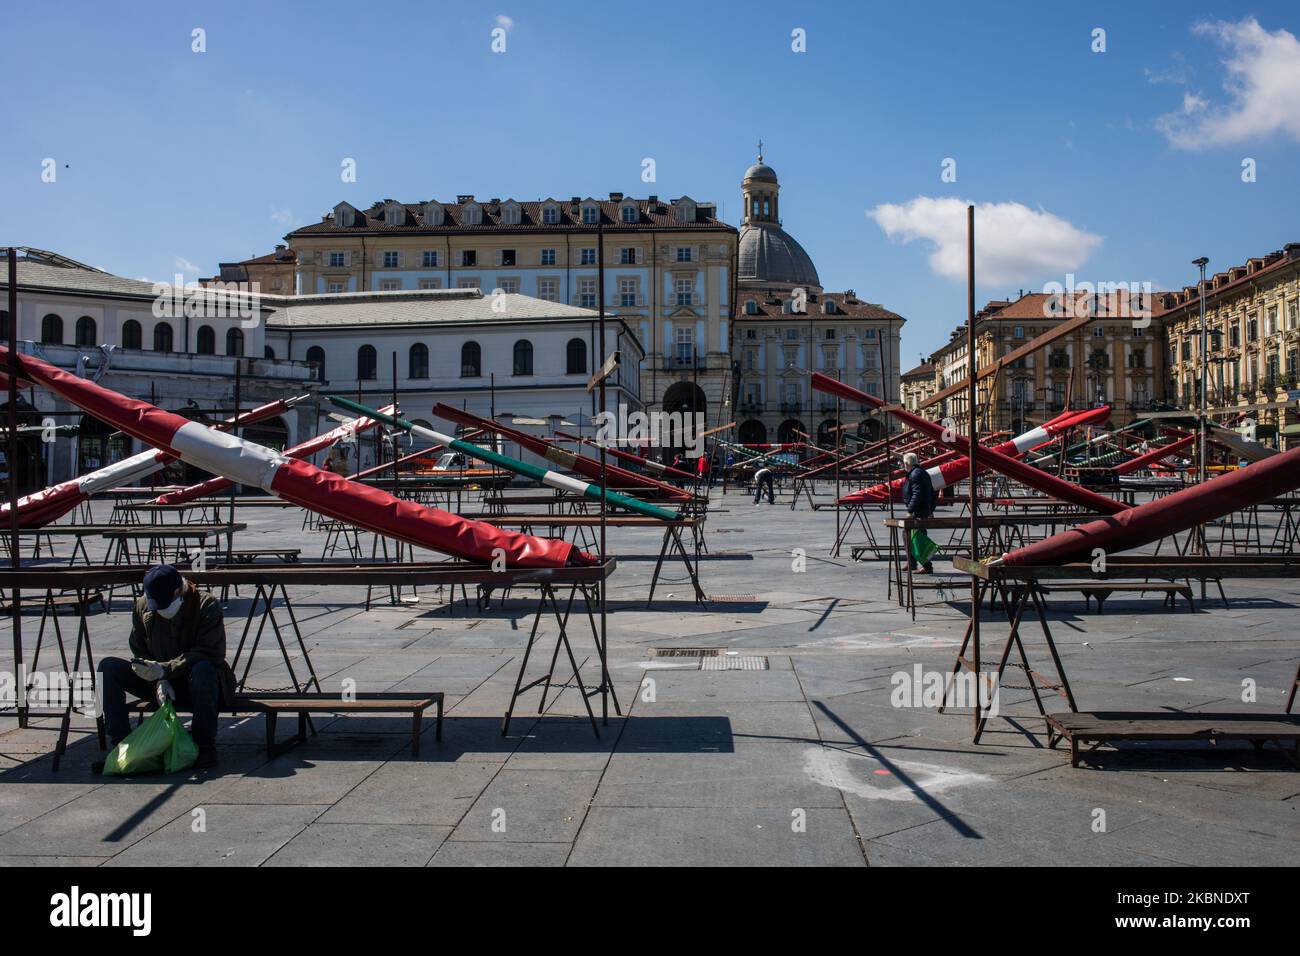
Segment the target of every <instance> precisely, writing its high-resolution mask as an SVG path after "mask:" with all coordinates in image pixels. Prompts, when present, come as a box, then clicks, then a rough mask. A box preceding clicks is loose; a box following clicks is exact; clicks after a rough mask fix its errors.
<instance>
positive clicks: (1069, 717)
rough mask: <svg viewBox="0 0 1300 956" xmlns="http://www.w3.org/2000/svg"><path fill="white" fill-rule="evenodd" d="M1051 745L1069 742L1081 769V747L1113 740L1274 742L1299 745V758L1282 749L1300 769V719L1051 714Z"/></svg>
mask: <svg viewBox="0 0 1300 956" xmlns="http://www.w3.org/2000/svg"><path fill="white" fill-rule="evenodd" d="M1044 719H1045V720H1046V721H1047V745H1048V746H1049V747H1051V748H1053V749H1055V748H1056V745H1057V744H1058V743H1060V742H1061V741H1062V740H1068V741H1070V766H1071V767H1077V766H1079V744H1080V742H1084V743H1092V744H1093V747H1092V748H1091V749H1092V750H1096V749H1097V747H1098V746H1100V745H1101V744H1103V743H1106V742H1109V741H1114V740H1150V741H1161V740H1209V741H1219V740H1249V741H1250V742H1251V743H1252V744H1254V745H1255V749H1256V750H1260V749H1262V748H1263V746H1264V744H1265V743H1267V742H1268V741H1270V740H1271V741H1273V742H1274V743H1276V744H1278V746H1279V748H1281V745H1282V742H1283V741H1293V742H1295V753H1294V754H1291V753H1288V752H1287V751H1286V750H1282V755H1283V756H1284V757H1286V759H1287V760H1289V761H1290V762H1291V763H1292V764H1293V765H1294V766H1296V767H1297V768H1300V714H1244V713H1241V714H1178V713H1167V712H1164V711H1159V712H1155V713H1147V712H1142V711H1098V712H1093V713H1056V714H1046V715H1044Z"/></svg>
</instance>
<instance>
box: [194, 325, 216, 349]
mask: <svg viewBox="0 0 1300 956" xmlns="http://www.w3.org/2000/svg"><path fill="white" fill-rule="evenodd" d="M197 347H198V352H199V354H200V355H216V354H217V333H216V332H214V331H212V326H210V325H200V326H199V334H198V342H197Z"/></svg>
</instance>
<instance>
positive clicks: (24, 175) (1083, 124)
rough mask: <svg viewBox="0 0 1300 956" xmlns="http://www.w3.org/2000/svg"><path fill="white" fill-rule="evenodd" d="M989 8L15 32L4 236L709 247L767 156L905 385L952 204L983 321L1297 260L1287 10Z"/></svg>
mask: <svg viewBox="0 0 1300 956" xmlns="http://www.w3.org/2000/svg"><path fill="white" fill-rule="evenodd" d="M986 6H987V9H986V10H984V11H977V10H975V9H973V7H974V5H972V4H969V3H946V2H928V3H924V4H919V3H918V4H905V5H904V4H899V3H890V4H876V3H871V4H867V3H857V2H855V3H775V2H763V0H750V2H745V3H732V2H721V0H719V2H713V3H699V2H694V3H677V2H656V3H653V4H648V3H622V2H610V3H607V4H599V5H597V4H593V3H589V2H588V3H576V2H575V3H568V2H557V0H547V2H544V3H543V2H523V0H502V2H500V3H497V2H493V3H478V2H459V3H397V2H390V3H386V4H357V3H348V4H336V3H332V2H328V0H320V2H316V3H311V4H290V3H277V4H266V3H258V4H244V3H221V4H216V3H201V4H200V3H175V2H172V3H165V4H163V3H159V4H145V3H141V4H133V5H130V6H119V5H116V4H104V3H100V2H95V3H77V4H72V3H58V2H49V3H41V4H31V3H29V4H22V5H14V6H12V7H11V8H10V9H9V10H8V12H7V14H6V21H7V22H6V25H5V28H4V30H5V34H6V36H5V43H4V48H5V59H6V66H7V67H8V72H9V74H10V75H11V76H17V77H20V78H21V82H20V83H19V84H18V90H17V91H16V92H15V93H14V94H13V96H12V99H11V101H10V104H9V109H8V110H7V111H6V112H7V122H6V124H5V126H6V133H5V136H4V137H3V138H2V139H0V188H2V189H3V201H4V209H5V210H6V213H7V215H6V223H5V227H6V228H5V229H4V230H3V233H4V234H3V235H0V241H4V242H16V243H18V244H22V245H32V246H38V247H42V248H48V249H54V250H58V251H60V252H63V253H64V254H66V255H69V256H71V257H73V258H76V259H80V260H82V261H85V262H89V263H91V264H94V265H98V266H101V267H103V268H106V269H108V270H110V271H112V272H116V273H120V274H123V275H128V276H147V277H150V278H153V279H169V278H170V277H171V276H172V275H173V274H174V273H175V272H176V271H177V270H178V267H179V268H181V269H183V270H184V271H185V272H186V277H187V279H192V278H194V277H195V276H196V275H198V274H203V275H210V274H212V273H214V272H215V271H216V265H217V263H218V262H219V261H221V260H231V259H237V258H243V257H246V256H248V255H252V254H255V253H262V252H266V251H269V250H270V249H271V247H272V245H273V244H274V243H275V242H277V241H278V240H279V239H280V237H281V236H282V235H283V234H284V233H285V232H287V231H289V230H290V229H291V228H293V227H294V226H295V225H300V224H305V223H307V222H311V221H315V220H316V219H318V218H319V216H320V214H321V213H322V212H323V211H324V210H326V209H327V208H329V207H330V206H332V205H333V204H334V203H335V202H337V201H339V200H340V199H348V200H350V201H352V202H353V203H355V204H357V205H363V204H368V203H370V202H372V201H373V200H376V199H380V198H384V197H393V198H397V199H401V200H405V201H417V200H422V199H427V198H434V197H436V198H440V199H447V200H450V199H454V197H455V195H456V194H457V193H474V194H476V195H478V196H481V197H490V196H500V197H503V198H504V197H506V196H513V197H515V198H518V199H536V198H540V197H543V196H548V195H553V196H558V197H567V196H570V195H577V194H582V195H601V194H603V193H606V192H609V191H610V190H621V191H624V192H627V193H629V194H632V195H637V196H644V195H647V194H649V193H655V194H658V195H660V196H664V197H675V196H678V195H681V194H683V193H686V194H689V195H691V196H693V197H694V198H696V199H697V200H705V201H709V200H712V201H716V202H718V203H719V206H720V208H721V211H722V215H723V217H724V218H726V219H728V220H729V221H731V222H733V223H736V222H738V220H739V216H740V202H739V192H740V190H739V182H740V177H741V175H742V173H743V171H744V169H745V167H746V166H747V165H748V164H749V163H750V162H752V160H753V155H754V151H755V147H754V144H755V142H756V141H757V140H758V139H759V137H762V139H763V140H764V142H765V144H766V146H765V153H766V158H767V161H768V162H769V163H770V164H771V165H772V166H773V167H774V168H775V169H776V170H777V173H778V174H779V176H780V178H781V184H782V215H783V218H784V224H785V227H786V229H787V230H788V231H789V232H790V233H791V234H792V235H794V236H795V237H796V238H797V239H798V240H799V241H800V242H801V243H802V244H803V245H804V246H805V248H807V250H808V252H809V253H810V254H811V255H812V257H813V260H814V262H815V263H816V264H817V267H818V271H819V272H820V274H821V279H822V282H823V284H824V285H825V286H826V287H827V288H828V289H843V288H852V289H855V290H856V291H857V292H858V294H859V295H860V296H863V297H864V298H867V299H868V300H870V301H874V302H880V303H882V304H884V305H885V306H887V307H889V308H891V309H893V310H894V311H896V312H899V313H901V314H902V315H904V316H906V317H907V318H908V320H909V323H908V326H907V329H906V331H905V334H904V339H903V364H904V367H910V365H912V364H914V360H915V359H916V357H917V355H918V353H920V352H922V351H926V352H928V351H930V350H931V349H933V348H935V347H936V346H938V345H939V344H941V343H942V342H943V341H944V340H945V339H946V337H947V332H948V330H949V329H951V328H952V327H953V326H954V325H956V324H957V323H959V322H960V321H962V319H963V318H964V315H965V308H966V302H965V282H964V279H963V278H962V277H961V276H960V275H959V274H956V272H955V271H954V268H953V265H952V263H953V262H954V261H955V260H954V255H955V253H956V252H958V251H959V248H960V234H959V233H956V232H954V222H955V220H954V218H953V213H954V210H957V209H958V208H959V207H958V204H957V203H954V202H952V200H969V201H974V202H976V203H978V204H980V219H979V222H978V223H977V235H978V236H979V237H980V238H981V243H980V249H981V260H980V269H979V278H980V280H981V281H980V285H979V289H978V297H979V299H980V301H981V303H982V302H983V301H984V300H985V299H988V298H995V297H1000V296H1003V295H1006V294H1008V293H1010V294H1012V295H1014V294H1015V293H1016V291H1017V290H1018V289H1021V288H1024V289H1041V288H1042V286H1043V284H1044V283H1046V282H1050V281H1057V282H1063V281H1064V279H1065V274H1066V273H1067V272H1073V273H1074V274H1075V275H1076V276H1077V277H1078V278H1079V279H1081V280H1084V279H1086V280H1089V281H1112V282H1114V281H1132V282H1141V281H1151V282H1153V283H1155V285H1156V287H1158V288H1168V287H1175V286H1181V285H1182V284H1184V283H1187V282H1190V281H1192V279H1193V278H1194V267H1192V266H1191V265H1190V264H1189V261H1190V260H1191V259H1193V258H1195V257H1196V256H1198V255H1206V256H1209V257H1210V260H1211V269H1219V268H1226V267H1227V266H1229V265H1232V264H1236V263H1239V262H1241V261H1243V260H1244V259H1246V258H1247V257H1249V256H1252V255H1259V254H1262V253H1264V252H1267V251H1271V250H1273V249H1277V248H1280V247H1281V246H1282V245H1283V244H1284V243H1285V242H1288V241H1300V217H1297V212H1300V189H1297V188H1296V187H1297V182H1298V181H1300V179H1298V177H1297V154H1298V153H1300V96H1298V95H1297V91H1298V90H1300V44H1298V43H1297V41H1296V35H1297V34H1300V8H1297V5H1296V4H1295V3H1294V2H1290V3H1280V2H1277V3H1274V2H1266V3H1256V4H1251V5H1239V4H1230V3H1219V4H1205V3H1199V2H1187V0H1182V2H1171V3H1163V2H1162V3H1157V2H1144V3H1138V4H1135V3H1132V2H1129V3H1090V4H1086V5H1084V4H1063V3H1062V4H1057V3H1051V4H1045V3H996V4H988V5H986ZM128 9H129V10H130V11H131V13H130V14H128V15H124V14H122V13H121V12H119V11H122V10H128ZM498 18H505V19H500V20H499V19H498ZM1198 24H1200V25H1201V26H1199V27H1198V26H1197V25H1198ZM498 25H502V26H503V27H504V28H505V29H506V34H505V36H506V51H505V52H504V53H493V52H492V50H491V48H490V47H491V42H492V37H491V31H492V30H493V28H494V27H497V26H498ZM196 27H201V28H203V29H204V30H205V31H206V43H207V52H205V53H201V54H199V53H194V52H192V51H191V31H192V30H193V29H194V28H196ZM796 28H798V29H802V30H804V31H806V52H802V53H796V52H794V51H793V50H792V48H791V47H792V37H791V32H792V31H793V30H795V29H796ZM1095 28H1102V29H1104V30H1105V31H1106V33H1105V52H1101V53H1095V52H1093V51H1092V46H1093V45H1094V40H1093V30H1094V29H1095ZM47 157H48V158H53V159H55V160H56V162H57V181H56V182H54V183H44V182H42V181H41V171H42V168H41V163H42V161H43V160H44V159H45V158H47ZM344 157H353V158H355V159H356V160H357V165H358V181H357V183H355V184H344V183H342V182H341V181H340V178H339V163H340V161H341V159H342V158H344ZM645 157H652V158H654V160H655V164H656V174H657V181H656V182H655V183H653V184H648V183H643V182H642V181H641V169H642V167H641V161H642V159H643V158H645ZM946 158H952V159H955V160H956V173H957V181H956V182H943V181H941V176H940V174H941V171H942V167H941V164H942V163H943V161H944V159H946ZM1246 158H1250V159H1253V160H1254V161H1255V170H1256V181H1254V182H1250V183H1246V182H1243V181H1242V166H1241V164H1242V161H1243V160H1244V159H1246ZM984 204H990V205H988V206H987V207H986V206H985V205H984ZM945 251H946V254H945ZM178 264H179V265H178ZM196 270H197V271H196ZM958 271H959V270H958Z"/></svg>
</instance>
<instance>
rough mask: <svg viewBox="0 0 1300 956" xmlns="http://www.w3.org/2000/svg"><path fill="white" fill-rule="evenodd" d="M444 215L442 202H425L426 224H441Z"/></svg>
mask: <svg viewBox="0 0 1300 956" xmlns="http://www.w3.org/2000/svg"><path fill="white" fill-rule="evenodd" d="M442 217H443V211H442V203H440V202H427V203H425V204H424V224H425V225H426V226H441V225H442V221H443V219H442Z"/></svg>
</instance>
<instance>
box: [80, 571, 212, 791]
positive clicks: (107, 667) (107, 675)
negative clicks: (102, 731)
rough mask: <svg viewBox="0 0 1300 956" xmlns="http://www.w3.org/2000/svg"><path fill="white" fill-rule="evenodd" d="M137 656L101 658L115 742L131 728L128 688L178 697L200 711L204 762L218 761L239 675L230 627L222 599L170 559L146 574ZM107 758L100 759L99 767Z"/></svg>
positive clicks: (136, 625)
mask: <svg viewBox="0 0 1300 956" xmlns="http://www.w3.org/2000/svg"><path fill="white" fill-rule="evenodd" d="M129 644H130V647H131V653H132V654H133V655H134V657H133V658H132V659H131V660H129V661H125V660H122V658H120V657H106V658H104V659H103V660H101V661H100V662H99V675H100V681H101V684H100V688H101V693H102V699H103V707H104V722H105V724H106V725H107V730H108V738H109V741H110V742H111V746H114V747H116V746H117V745H118V744H119V743H120V742H121V741H122V739H123V738H124V737H126V735H127V734H128V733H130V731H131V727H130V722H129V721H128V719H127V710H126V692H127V691H130V692H131V693H132V694H133V695H134V696H136V697H138V698H140V699H141V700H157V701H158V703H159V704H160V705H161V704H162V701H163V698H164V697H170V698H171V699H172V700H173V701H175V702H176V705H177V707H178V708H180V709H184V710H189V711H190V712H191V713H193V715H194V721H193V723H192V725H191V733H192V734H193V735H194V742H195V744H197V745H198V748H199V757H198V760H197V761H196V762H195V764H194V766H195V767H196V768H199V769H202V768H205V767H212V766H215V765H216V762H217V750H216V741H217V711H218V710H219V709H220V707H221V703H222V701H225V702H226V703H227V705H229V704H230V702H231V701H233V699H234V695H235V674H234V671H232V670H231V669H230V665H229V664H227V663H226V629H225V624H224V622H223V621H222V615H221V605H220V604H219V603H218V602H217V599H216V598H214V597H213V596H212V595H211V594H209V593H208V592H207V591H200V590H199V589H198V588H196V587H195V586H194V584H193V582H191V581H186V580H185V579H184V578H182V577H181V574H180V572H179V571H177V570H176V569H175V568H174V567H172V566H171V565H170V564H160V565H158V566H156V567H152V568H150V569H149V570H148V572H147V573H146V574H145V576H144V596H143V597H141V598H140V599H139V600H137V601H136V602H135V608H134V610H133V611H132V613H131V638H130V641H129ZM102 768H103V764H102V763H100V764H97V769H101V770H102Z"/></svg>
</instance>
